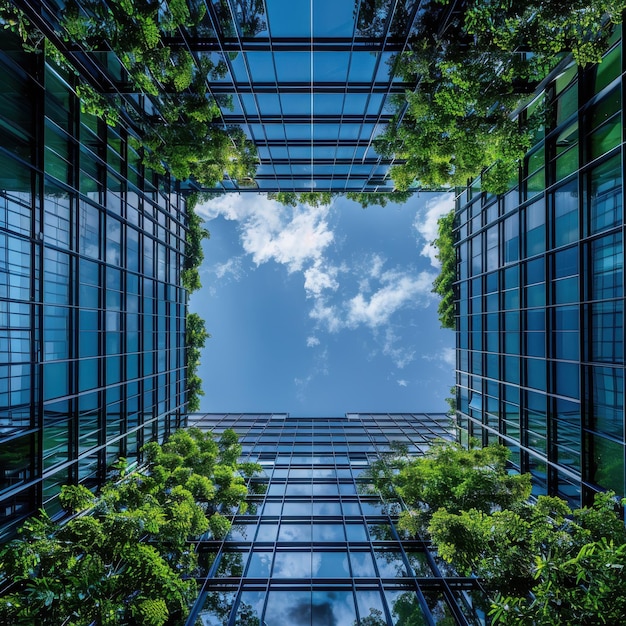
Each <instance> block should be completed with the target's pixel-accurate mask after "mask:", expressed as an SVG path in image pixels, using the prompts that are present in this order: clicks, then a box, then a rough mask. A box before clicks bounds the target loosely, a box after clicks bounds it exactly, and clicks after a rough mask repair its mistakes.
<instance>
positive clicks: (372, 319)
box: [347, 271, 433, 328]
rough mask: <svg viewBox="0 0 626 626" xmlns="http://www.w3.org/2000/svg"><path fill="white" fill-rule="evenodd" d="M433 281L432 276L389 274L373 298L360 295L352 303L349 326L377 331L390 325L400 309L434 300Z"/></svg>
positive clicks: (421, 273)
mask: <svg viewBox="0 0 626 626" xmlns="http://www.w3.org/2000/svg"><path fill="white" fill-rule="evenodd" d="M432 281H433V275H432V274H431V273H430V272H420V273H419V274H417V275H416V276H414V275H413V274H410V273H408V272H406V273H404V272H397V271H389V272H385V273H384V274H383V275H382V276H381V283H382V284H381V287H380V288H379V289H377V290H376V291H375V292H374V293H373V294H372V295H371V296H370V297H369V298H368V297H366V296H365V295H364V294H363V293H359V294H357V295H356V296H354V297H353V298H352V299H351V300H350V301H349V302H348V314H347V325H348V326H350V327H356V326H359V325H360V324H364V325H366V326H369V327H370V328H375V327H377V326H382V325H384V324H387V323H388V322H389V319H390V318H391V316H392V315H393V314H394V313H395V312H396V311H398V310H399V309H401V308H403V307H405V306H408V305H409V304H416V303H417V301H423V300H424V299H428V300H430V298H431V297H432V296H431V290H432Z"/></svg>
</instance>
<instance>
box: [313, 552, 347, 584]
mask: <svg viewBox="0 0 626 626" xmlns="http://www.w3.org/2000/svg"><path fill="white" fill-rule="evenodd" d="M311 570H312V576H313V577H314V578H348V577H349V576H350V567H349V565H348V554H347V553H346V552H313V554H312V556H311Z"/></svg>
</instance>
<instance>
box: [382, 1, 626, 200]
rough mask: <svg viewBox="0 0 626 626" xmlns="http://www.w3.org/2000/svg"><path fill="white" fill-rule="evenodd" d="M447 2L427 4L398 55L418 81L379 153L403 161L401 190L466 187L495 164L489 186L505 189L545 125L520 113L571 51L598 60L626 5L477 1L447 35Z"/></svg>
mask: <svg viewBox="0 0 626 626" xmlns="http://www.w3.org/2000/svg"><path fill="white" fill-rule="evenodd" d="M447 4H450V3H449V1H445V0H444V1H441V2H432V3H430V4H429V5H427V7H426V10H425V11H424V12H423V13H422V15H421V18H420V22H419V24H418V31H417V32H416V34H415V36H414V41H413V46H412V49H411V50H410V51H409V52H405V53H403V55H402V56H401V57H400V58H398V59H396V62H395V64H394V69H395V70H396V71H397V72H398V73H399V74H400V75H401V76H403V78H405V79H406V80H407V81H415V82H417V83H418V87H417V89H416V90H415V91H409V92H407V93H406V97H405V100H404V102H401V103H399V107H400V108H403V107H404V105H405V104H406V113H405V114H404V116H403V117H402V121H401V122H400V123H398V121H397V120H396V121H395V122H392V123H391V124H390V125H389V126H388V128H387V130H386V131H385V133H383V135H381V136H380V137H379V138H378V140H377V145H378V149H379V151H380V152H382V153H383V154H385V155H387V156H392V155H393V156H395V157H396V158H398V159H401V160H403V161H404V163H403V164H401V165H397V166H395V167H393V168H392V176H393V179H394V183H395V185H396V188H397V189H399V190H407V189H410V188H412V187H415V186H419V187H422V188H434V189H440V188H442V187H450V186H464V185H465V184H466V183H467V181H468V179H471V178H474V177H476V176H477V175H479V174H480V173H481V172H482V171H483V170H485V168H487V167H490V166H493V167H491V169H489V170H487V171H486V172H485V175H484V176H483V178H482V181H481V183H482V187H483V189H484V190H485V191H487V192H490V193H495V194H498V193H503V192H505V191H506V190H507V188H508V187H509V184H510V181H511V180H512V179H513V178H514V177H515V175H516V174H517V170H518V163H519V161H520V159H521V158H522V157H523V155H524V153H525V151H526V150H527V149H528V147H529V144H530V133H529V130H530V128H531V127H532V126H533V125H535V124H537V123H538V122H537V120H535V119H529V120H527V121H526V122H525V124H526V125H525V126H520V125H519V123H518V122H517V121H513V120H511V115H512V113H513V111H514V110H515V108H516V107H517V106H518V105H519V104H520V103H521V102H522V100H523V99H524V98H525V97H526V95H527V94H528V93H531V92H532V91H533V89H534V87H535V85H537V84H538V82H539V81H540V80H541V79H542V78H544V77H545V76H546V75H547V73H548V72H549V71H550V69H552V68H553V67H554V66H555V65H556V63H557V62H558V61H559V60H560V57H561V56H562V55H563V54H564V53H565V52H568V51H569V52H572V54H573V57H574V60H575V61H576V62H577V63H579V64H580V65H585V64H587V63H590V62H591V63H596V62H599V61H600V60H601V57H602V53H603V52H604V51H605V50H606V48H607V45H608V41H609V38H610V35H611V32H612V29H613V25H614V24H616V23H619V22H620V21H621V15H622V11H623V10H624V9H625V8H626V2H624V1H623V0H621V1H619V0H594V1H592V2H589V1H583V0H576V1H575V2H564V1H561V0H559V1H557V2H542V1H540V0H532V1H530V2H521V1H518V0H515V1H512V0H509V1H506V2H482V1H479V0H473V1H472V2H469V3H468V6H467V8H466V11H465V12H464V14H463V15H462V16H461V17H459V19H456V20H453V21H452V22H450V23H449V24H448V25H447V28H446V30H445V32H444V31H440V25H441V24H442V23H443V22H444V21H445V20H444V19H443V16H444V15H445V12H446V11H447V10H448V9H447V8H446V6H445V5H447ZM519 50H527V51H529V52H531V53H532V54H527V55H524V54H520V53H519V52H518V51H519ZM536 115H539V112H537V114H536Z"/></svg>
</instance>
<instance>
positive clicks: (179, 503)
mask: <svg viewBox="0 0 626 626" xmlns="http://www.w3.org/2000/svg"><path fill="white" fill-rule="evenodd" d="M237 450H239V451H241V447H240V446H239V444H238V441H237V437H236V435H234V433H232V432H228V431H227V432H226V433H224V436H223V437H222V439H221V440H220V441H219V442H216V441H215V440H214V439H213V438H212V436H211V435H210V434H209V433H204V432H202V431H199V430H197V429H189V430H179V431H177V432H176V433H175V434H174V435H173V436H172V437H171V438H170V440H169V441H168V442H166V443H165V444H163V445H162V446H161V445H159V444H158V443H156V442H152V443H150V444H147V445H146V446H145V449H144V453H145V456H146V460H147V467H146V470H145V471H144V472H142V473H135V474H131V475H128V476H126V477H125V478H123V479H122V480H121V481H120V482H118V483H116V484H113V483H109V484H107V485H106V486H105V487H104V488H103V490H102V493H101V496H100V498H99V499H98V501H97V503H96V506H95V509H94V513H93V515H91V516H83V517H77V518H73V519H71V520H70V521H68V522H67V523H66V524H65V525H63V526H58V525H57V524H55V523H53V522H51V521H50V519H49V518H48V517H47V516H46V515H45V513H42V514H41V517H39V518H35V519H31V520H29V521H28V522H27V523H26V524H25V525H24V526H23V528H22V529H21V530H20V534H19V538H18V539H16V540H14V541H12V542H11V543H10V544H8V545H7V546H5V547H4V549H3V550H2V551H0V575H1V576H2V577H3V578H9V579H11V580H12V581H13V585H12V587H11V588H10V591H9V592H8V593H6V595H4V596H3V597H2V598H0V623H3V624H16V625H26V624H33V623H37V624H39V625H40V626H48V625H50V626H56V625H57V624H70V623H71V624H91V623H95V624H101V625H105V624H110V625H111V626H113V624H116V625H117V624H120V625H124V624H128V625H131V624H132V625H136V624H140V625H146V626H158V625H162V624H165V623H167V624H177V623H182V621H183V620H184V616H185V614H186V612H187V607H188V605H189V603H190V602H191V601H192V600H193V599H194V598H195V593H196V589H195V582H193V580H187V579H186V577H187V576H189V575H190V574H191V573H192V572H193V570H194V568H195V567H196V557H195V554H194V552H193V545H194V544H193V543H190V541H189V540H190V539H193V538H194V537H196V536H197V535H199V534H201V533H204V532H206V531H209V532H211V533H212V535H213V536H214V537H219V538H221V537H223V536H224V535H225V534H226V533H227V532H228V530H229V529H230V516H231V515H232V513H233V511H234V509H235V507H237V506H239V505H240V504H241V503H242V502H243V501H244V500H245V498H246V496H247V489H246V487H245V483H244V479H243V478H242V476H243V475H251V474H253V473H254V471H253V470H252V468H250V467H245V468H242V469H240V467H239V464H238V461H237V458H236V457H234V456H233V455H234V454H235V453H236V452H237ZM218 480H219V484H218ZM233 486H235V487H236V489H232V487H233ZM87 493H89V495H90V496H91V493H90V492H87ZM79 496H82V497H85V496H86V494H85V493H83V491H82V490H81V489H71V488H65V489H64V496H63V497H64V498H65V500H66V501H68V502H70V503H74V501H75V500H78V499H79ZM68 620H69V621H68Z"/></svg>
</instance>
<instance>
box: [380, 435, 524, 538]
mask: <svg viewBox="0 0 626 626" xmlns="http://www.w3.org/2000/svg"><path fill="white" fill-rule="evenodd" d="M508 457H509V451H508V450H507V448H505V447H504V446H500V445H495V444H494V445H490V446H487V447H485V448H470V449H469V450H468V449H465V448H463V447H461V446H460V445H458V444H455V443H452V442H440V443H438V444H435V445H433V446H432V447H431V448H430V450H429V451H428V452H427V453H426V454H425V455H424V456H422V457H418V458H414V459H413V458H411V459H410V458H408V457H407V456H406V455H405V454H404V453H403V452H402V451H396V452H394V453H393V454H391V455H390V456H388V457H386V458H384V459H382V460H379V461H376V462H375V463H373V464H372V466H371V467H370V469H369V471H368V478H369V480H370V481H371V483H372V484H373V486H374V489H375V490H377V491H378V492H379V493H381V494H382V495H383V497H384V498H386V499H394V498H397V497H400V498H401V499H402V500H403V502H404V503H405V504H406V505H407V507H408V510H407V511H404V512H403V513H402V514H401V516H400V521H399V526H400V528H402V529H403V530H406V531H408V532H410V533H411V534H419V533H426V532H427V530H428V526H429V524H430V520H431V518H432V516H433V514H434V513H435V512H436V511H438V510H439V509H445V510H446V511H448V512H450V513H454V514H459V513H460V512H461V511H463V510H469V509H472V508H474V509H476V510H478V511H482V512H485V513H489V512H491V511H492V510H495V509H500V508H506V507H509V506H512V505H513V504H515V503H517V502H521V501H524V500H525V499H526V498H528V496H529V495H530V476H529V475H523V476H520V475H511V474H509V473H508V471H507V469H506V462H507V459H508Z"/></svg>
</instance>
